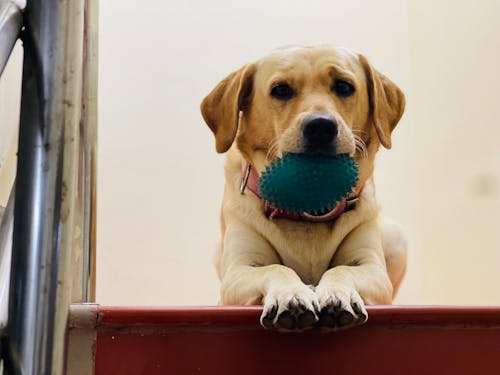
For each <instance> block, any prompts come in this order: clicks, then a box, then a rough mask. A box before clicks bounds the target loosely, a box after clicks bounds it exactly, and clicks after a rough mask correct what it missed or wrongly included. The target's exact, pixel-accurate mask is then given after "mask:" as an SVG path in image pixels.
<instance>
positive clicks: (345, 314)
mask: <svg viewBox="0 0 500 375" xmlns="http://www.w3.org/2000/svg"><path fill="white" fill-rule="evenodd" d="M353 321H354V315H352V314H351V313H350V312H349V311H346V310H343V311H341V312H340V313H339V314H338V316H337V324H338V326H339V327H344V326H347V325H349V324H351V323H352V322H353Z"/></svg>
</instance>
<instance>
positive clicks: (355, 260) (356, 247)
mask: <svg viewBox="0 0 500 375" xmlns="http://www.w3.org/2000/svg"><path fill="white" fill-rule="evenodd" d="M331 266H332V267H331V268H330V269H329V270H328V271H326V272H325V273H324V274H323V276H322V278H321V280H320V282H319V284H318V286H317V287H316V294H317V296H318V300H319V305H320V321H319V324H320V325H321V326H323V327H329V328H334V329H339V328H347V327H350V326H354V325H358V324H362V323H364V322H365V321H366V320H367V318H368V314H367V313H366V309H365V306H364V305H365V303H366V304H369V305H372V304H388V303H391V302H392V284H391V281H390V279H389V277H388V275H387V270H386V265H385V260H384V252H383V249H382V240H381V234H380V229H379V226H378V222H377V221H376V220H373V221H370V222H367V223H365V224H362V225H360V226H359V227H357V228H356V229H355V230H353V231H352V232H351V233H350V234H349V235H348V236H347V237H346V238H345V240H344V241H343V242H342V244H341V245H340V247H339V248H338V250H337V252H336V253H335V255H334V257H333V260H332V264H331Z"/></svg>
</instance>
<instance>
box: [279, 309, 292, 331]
mask: <svg viewBox="0 0 500 375" xmlns="http://www.w3.org/2000/svg"><path fill="white" fill-rule="evenodd" d="M295 323H296V318H295V316H293V314H292V313H291V312H290V311H283V312H282V313H281V314H280V316H279V317H278V325H279V326H280V327H281V328H285V329H293V328H295Z"/></svg>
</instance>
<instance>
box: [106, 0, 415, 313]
mask: <svg viewBox="0 0 500 375" xmlns="http://www.w3.org/2000/svg"><path fill="white" fill-rule="evenodd" d="M407 12H408V9H407V6H406V3H405V2H401V1H398V0H385V1H369V2H368V1H359V0H358V1H351V2H346V1H331V0H328V1H327V0H324V1H320V0H314V1H308V2H307V3H305V2H293V1H269V0H266V1H264V0H258V1H252V2H235V1H229V0H216V1H202V0H199V1H184V2H165V1H150V2H148V6H147V7H145V6H138V5H137V2H136V1H130V0H127V1H119V2H118V1H111V0H107V1H102V2H101V15H100V16H101V25H100V73H99V74H100V86H99V89H100V92H99V97H100V102H99V106H100V107H99V121H100V123H99V126H100V135H99V202H98V206H99V223H98V229H99V233H98V254H99V255H98V263H97V264H98V289H97V293H98V301H99V302H101V303H105V304H213V303H216V302H217V295H218V281H217V279H216V276H215V273H214V271H213V267H212V264H211V257H212V251H213V248H214V246H215V243H216V241H217V239H218V233H219V204H220V199H221V195H222V187H223V177H222V165H223V157H222V156H217V155H216V154H215V151H214V142H213V139H212V134H211V132H210V131H209V129H208V128H207V127H206V126H205V125H204V122H203V120H202V118H201V116H200V114H199V109H198V108H199V103H200V101H201V99H202V98H203V96H204V95H206V94H207V93H208V92H209V91H210V90H211V88H212V87H213V86H214V85H215V84H216V83H217V82H218V81H219V80H220V79H222V78H223V77H224V76H225V75H226V74H228V73H229V72H231V71H232V70H235V69H237V68H239V67H240V66H241V65H243V64H244V63H246V62H249V61H251V60H253V59H257V58H259V57H260V56H262V55H263V54H266V53H267V52H269V51H270V50H271V49H273V48H275V47H277V46H280V45H284V44H297V43H298V44H300V43H305V44H309V43H321V42H328V43H332V44H337V45H343V46H349V47H351V48H353V49H356V50H359V51H363V52H364V53H365V54H367V55H368V56H369V57H370V58H371V60H372V62H373V63H374V64H375V65H376V66H377V67H378V68H380V69H381V70H382V71H383V72H385V73H386V74H387V75H389V76H390V77H391V78H393V79H394V81H396V82H397V83H398V84H399V85H400V86H401V87H402V88H403V89H404V90H405V91H406V92H409V91H410V86H411V76H410V61H409V56H410V55H409V47H408V21H407ZM408 113H411V109H410V110H409V111H408ZM412 132H413V130H412V121H411V118H410V117H409V116H406V117H405V118H404V120H403V121H402V122H401V124H400V129H399V130H398V131H397V133H396V136H395V141H394V144H395V146H394V150H393V151H391V152H388V153H384V156H383V157H382V159H384V160H381V162H380V169H379V172H378V179H379V191H380V196H381V199H382V200H383V202H384V204H385V210H386V212H387V214H389V215H391V216H392V217H394V218H396V219H397V220H398V221H400V222H401V223H402V224H403V225H404V226H405V227H406V228H407V230H408V233H409V234H410V236H411V238H413V239H414V238H416V237H417V236H416V231H415V229H414V228H415V218H414V217H413V212H414V208H415V203H414V202H415V199H413V198H414V196H415V194H416V192H415V186H416V183H415V162H414V151H413V148H414V146H413V135H412ZM408 163H409V166H408ZM392 176H404V178H401V179H400V180H399V181H397V183H396V182H395V181H394V177H392ZM402 191H407V192H408V193H405V194H402ZM408 196H410V197H411V198H410V199H408ZM405 200H406V201H405ZM405 202H406V203H405ZM414 254H417V253H412V256H411V258H412V260H413V258H417V255H414ZM418 263H419V262H418V259H416V260H415V262H413V261H412V267H410V271H409V272H410V273H412V274H415V275H413V276H412V277H413V278H417V276H418V272H416V270H417V269H418ZM419 285H420V282H418V281H415V280H412V281H411V282H409V283H408V284H407V286H405V287H404V288H403V290H402V291H401V300H402V301H410V302H415V301H418V299H416V298H417V297H415V296H418V295H419V294H418V293H419Z"/></svg>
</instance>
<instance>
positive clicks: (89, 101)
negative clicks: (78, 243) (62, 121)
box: [81, 0, 99, 302]
mask: <svg viewBox="0 0 500 375" xmlns="http://www.w3.org/2000/svg"><path fill="white" fill-rule="evenodd" d="M98 13H99V7H98V2H97V1H92V0H86V1H85V17H84V51H85V53H84V61H83V64H84V69H83V111H82V121H81V134H82V150H83V155H84V180H83V210H84V215H83V219H84V222H83V280H82V286H83V290H82V296H83V300H84V301H85V302H95V282H96V275H95V273H96V263H95V257H96V202H97V74H98V67H97V62H98V17H99V14H98Z"/></svg>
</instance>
